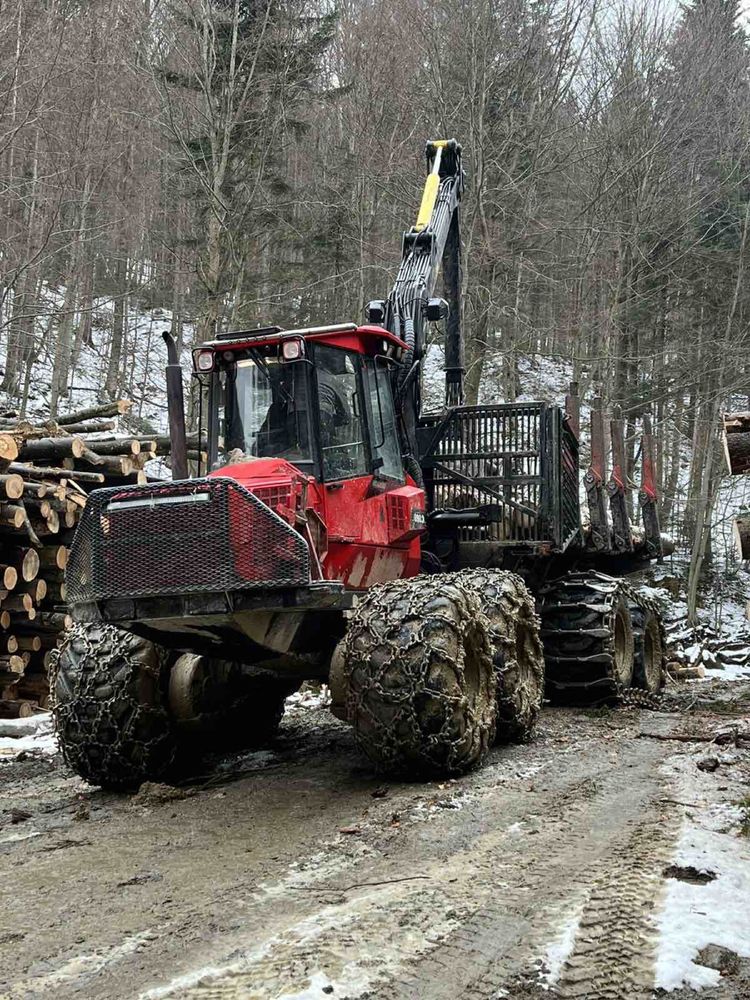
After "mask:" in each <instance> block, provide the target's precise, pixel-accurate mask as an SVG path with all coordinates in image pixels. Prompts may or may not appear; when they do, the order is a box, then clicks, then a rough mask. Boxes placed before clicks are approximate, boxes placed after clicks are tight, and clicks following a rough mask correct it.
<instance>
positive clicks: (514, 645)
mask: <svg viewBox="0 0 750 1000" xmlns="http://www.w3.org/2000/svg"><path fill="white" fill-rule="evenodd" d="M457 578H458V580H460V581H461V582H462V583H463V584H464V585H465V586H467V587H470V588H471V589H472V590H474V591H475V592H476V593H477V594H478V596H479V599H480V601H481V602H482V608H483V610H484V613H485V614H486V615H487V617H488V618H489V621H490V640H491V642H492V649H493V663H494V667H495V678H496V684H497V735H496V739H497V741H498V742H501V741H502V742H509V741H512V742H518V743H522V742H526V741H528V740H529V739H531V736H532V734H533V730H534V725H535V723H536V720H537V716H538V715H539V712H540V710H541V707H542V700H543V698H544V652H543V650H542V640H541V637H540V631H539V627H540V622H539V618H538V617H537V614H536V610H535V605H534V598H533V596H532V595H531V593H530V591H529V590H528V588H527V587H526V584H525V583H524V582H523V580H522V579H521V577H520V576H516V574H515V573H508V572H506V571H504V570H491V569H473V570H468V569H467V570H463V571H462V572H460V573H459V574H458V575H457Z"/></svg>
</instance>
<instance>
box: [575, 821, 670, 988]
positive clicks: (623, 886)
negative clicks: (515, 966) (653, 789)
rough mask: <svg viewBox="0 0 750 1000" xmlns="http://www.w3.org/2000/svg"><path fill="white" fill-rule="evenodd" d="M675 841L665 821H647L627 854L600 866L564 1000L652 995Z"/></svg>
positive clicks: (629, 843)
mask: <svg viewBox="0 0 750 1000" xmlns="http://www.w3.org/2000/svg"><path fill="white" fill-rule="evenodd" d="M673 840H674V836H673V831H672V830H671V829H670V828H669V827H668V826H667V824H666V820H665V819H661V820H660V821H656V822H646V823H644V824H642V825H640V826H639V827H637V828H636V830H635V831H634V832H633V834H632V836H631V837H630V838H629V839H628V840H627V841H626V842H625V843H624V844H623V849H622V851H617V852H613V853H612V855H611V857H610V858H608V859H607V862H606V863H605V864H600V865H599V866H598V870H597V874H596V877H595V879H594V882H593V885H592V886H591V891H590V893H589V895H588V899H587V902H586V904H585V906H584V909H583V913H582V915H581V919H580V923H579V925H578V931H577V933H576V936H575V939H574V942H573V951H572V953H571V955H570V956H569V957H568V959H567V960H566V961H565V963H564V965H563V968H562V973H561V976H560V979H559V982H558V984H557V991H558V993H559V995H560V997H563V998H565V1000H568V998H586V1000H638V998H647V997H650V996H651V995H652V992H653V983H654V962H655V948H656V933H655V926H654V923H653V915H654V911H655V910H656V908H657V906H658V902H659V898H660V894H661V890H662V886H663V880H662V871H663V869H664V865H665V864H666V862H667V859H668V857H669V853H670V848H671V846H672V843H673Z"/></svg>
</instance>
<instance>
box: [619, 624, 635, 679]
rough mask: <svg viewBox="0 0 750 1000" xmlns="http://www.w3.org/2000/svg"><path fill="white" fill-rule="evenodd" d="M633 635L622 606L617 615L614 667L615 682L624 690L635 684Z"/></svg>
mask: <svg viewBox="0 0 750 1000" xmlns="http://www.w3.org/2000/svg"><path fill="white" fill-rule="evenodd" d="M633 652H634V651H633V633H632V630H631V629H630V627H629V621H628V617H627V612H626V611H625V609H624V608H623V607H622V606H620V607H619V608H618V609H617V612H616V614H615V628H614V661H615V662H614V667H615V680H616V681H617V683H618V685H619V686H620V687H622V688H627V687H630V685H631V684H632V683H633V670H634V666H635V663H634V657H633Z"/></svg>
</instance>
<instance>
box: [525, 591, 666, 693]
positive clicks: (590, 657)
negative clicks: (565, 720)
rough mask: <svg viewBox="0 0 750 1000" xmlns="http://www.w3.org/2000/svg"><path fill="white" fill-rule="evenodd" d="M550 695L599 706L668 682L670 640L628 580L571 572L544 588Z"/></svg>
mask: <svg viewBox="0 0 750 1000" xmlns="http://www.w3.org/2000/svg"><path fill="white" fill-rule="evenodd" d="M541 617H542V641H543V643H544V655H545V662H546V675H547V696H548V697H549V698H550V700H552V701H553V702H557V703H571V704H596V703H603V702H611V701H615V700H617V699H619V698H621V697H622V696H623V695H624V694H625V692H626V691H628V690H629V689H631V688H632V687H638V688H641V689H645V690H646V691H648V692H649V693H651V694H656V693H657V692H658V691H659V690H660V689H661V687H662V686H663V684H664V671H663V660H664V639H663V632H662V628H661V623H660V619H659V615H658V611H657V609H656V606H655V605H654V603H653V602H652V601H650V600H649V599H647V598H642V597H641V596H640V595H639V594H638V593H637V591H636V590H634V588H632V587H631V586H630V585H629V584H628V583H626V581H624V580H622V579H615V578H613V577H610V576H606V575H605V574H603V573H596V572H588V573H585V572H583V573H568V574H567V575H566V576H564V577H562V578H560V579H559V580H557V581H555V582H554V583H552V584H550V585H548V586H547V587H545V588H544V590H543V591H542V593H541Z"/></svg>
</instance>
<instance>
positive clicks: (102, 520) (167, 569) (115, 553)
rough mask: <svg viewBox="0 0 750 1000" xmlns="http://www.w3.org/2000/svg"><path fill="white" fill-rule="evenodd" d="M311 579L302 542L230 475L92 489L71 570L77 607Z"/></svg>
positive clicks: (300, 582) (69, 590) (71, 591)
mask: <svg viewBox="0 0 750 1000" xmlns="http://www.w3.org/2000/svg"><path fill="white" fill-rule="evenodd" d="M309 579H310V576H309V563H308V551H307V544H306V543H305V541H304V539H303V538H302V536H301V535H299V534H298V533H297V532H296V531H294V529H293V528H291V527H290V526H289V525H288V524H287V523H286V522H285V521H283V520H282V519H281V518H280V517H279V516H278V515H277V514H276V513H274V512H273V511H272V510H270V509H269V508H268V507H266V505H265V504H263V503H261V501H260V500H258V498H257V497H255V496H253V494H252V493H250V492H248V491H247V490H246V489H244V488H243V487H242V486H240V485H239V484H238V483H236V482H235V481H234V480H232V479H224V478H216V479H214V478H211V479H195V480H190V481H188V482H181V483H160V484H156V485H150V486H136V487H125V488H119V487H118V488H114V489H106V490H96V491H94V492H93V493H92V494H91V495H90V497H89V500H88V503H87V505H86V509H85V510H84V513H83V517H82V519H81V522H80V524H79V526H78V529H77V531H76V534H75V538H74V540H73V546H72V549H71V553H70V560H69V562H68V567H67V571H66V586H67V598H68V601H69V603H71V604H76V603H82V602H89V601H99V600H107V599H109V598H116V597H156V596H159V595H174V594H195V593H203V592H210V591H232V590H249V589H253V588H256V589H257V588H263V587H268V586H272V587H283V586H304V585H305V584H307V583H309Z"/></svg>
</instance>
